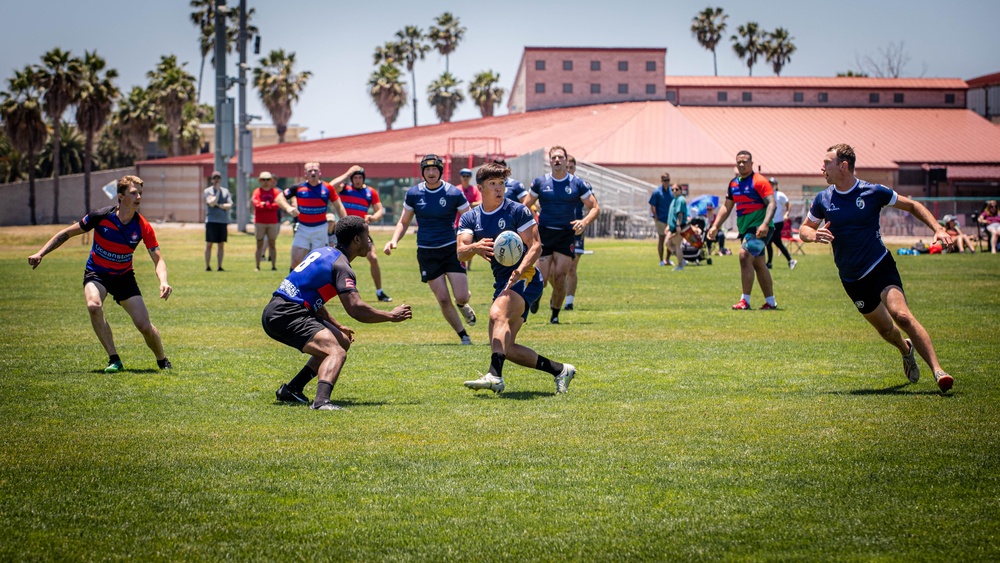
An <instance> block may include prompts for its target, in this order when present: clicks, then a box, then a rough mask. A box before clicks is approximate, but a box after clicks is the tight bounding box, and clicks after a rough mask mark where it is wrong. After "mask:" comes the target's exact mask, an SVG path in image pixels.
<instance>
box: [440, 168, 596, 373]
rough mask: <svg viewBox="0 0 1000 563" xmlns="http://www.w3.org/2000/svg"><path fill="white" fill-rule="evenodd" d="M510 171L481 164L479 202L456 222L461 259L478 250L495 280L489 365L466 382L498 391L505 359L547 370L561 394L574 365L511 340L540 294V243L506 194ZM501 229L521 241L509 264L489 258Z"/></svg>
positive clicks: (527, 215)
mask: <svg viewBox="0 0 1000 563" xmlns="http://www.w3.org/2000/svg"><path fill="white" fill-rule="evenodd" d="M508 176H510V169H509V168H507V167H506V166H503V165H501V164H496V163H492V162H491V163H488V164H485V165H483V166H482V167H481V168H480V169H479V170H478V171H477V172H476V183H477V184H479V190H480V192H481V194H482V200H483V204H482V205H481V206H479V207H476V208H475V209H472V210H471V211H467V212H465V213H464V214H462V218H461V220H460V222H459V227H458V239H457V243H458V244H457V248H456V250H457V252H458V258H459V260H463V261H468V260H471V259H472V258H473V257H474V256H475V255H476V254H478V255H480V256H482V257H483V258H486V259H488V260H489V261H490V266H491V268H492V270H493V279H494V284H493V289H494V291H493V305H492V306H491V307H490V329H489V337H490V348H491V352H492V354H491V356H490V369H489V372H488V373H487V374H486V375H484V376H482V377H480V378H479V379H476V380H473V381H466V382H465V386H466V387H468V388H470V389H489V390H491V391H493V392H494V393H500V392H501V391H503V390H504V381H503V364H504V362H505V361H506V360H507V359H510V360H511V361H512V362H514V363H516V364H518V365H522V366H525V367H529V368H534V369H537V370H540V371H544V372H546V373H549V374H551V375H552V376H553V377H554V378H555V383H556V392H557V393H565V392H566V390H567V389H568V388H569V383H570V381H572V379H573V377H574V376H575V375H576V368H575V367H573V366H572V365H570V364H563V363H559V362H554V361H551V360H549V359H548V358H545V357H544V356H540V355H538V354H537V353H536V352H535V351H534V350H532V349H531V348H528V347H527V346H523V345H521V344H517V343H516V342H515V341H516V339H517V333H518V330H520V328H521V325H523V324H524V321H526V320H527V319H528V307H529V306H530V305H531V303H532V302H533V301H536V300H538V299H539V298H541V296H542V285H543V284H542V278H541V273H540V272H539V271H538V268H536V267H535V260H536V259H537V258H538V256H539V255H540V254H541V253H542V245H541V241H540V240H539V238H538V226H537V225H536V224H535V217H534V216H533V215H532V214H531V210H529V209H528V208H527V207H525V206H524V205H522V204H520V203H517V202H513V201H510V200H508V199H506V197H505V195H504V192H505V191H506V188H505V186H504V180H505V179H506V178H507V177H508ZM504 231H511V232H514V233H517V234H518V236H520V237H521V242H523V243H524V248H525V252H524V255H523V256H521V259H520V260H519V261H518V262H517V264H514V265H513V266H504V265H503V264H500V263H499V262H497V261H496V259H495V258H494V257H493V241H494V239H495V238H496V237H498V236H499V235H500V233H502V232H504Z"/></svg>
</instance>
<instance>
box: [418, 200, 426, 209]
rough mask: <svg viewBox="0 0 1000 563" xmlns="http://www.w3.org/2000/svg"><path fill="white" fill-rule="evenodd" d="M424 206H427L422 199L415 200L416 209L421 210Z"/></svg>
mask: <svg viewBox="0 0 1000 563" xmlns="http://www.w3.org/2000/svg"><path fill="white" fill-rule="evenodd" d="M425 205H427V204H426V203H424V198H420V199H418V200H417V207H421V208H422V207H424V206H425Z"/></svg>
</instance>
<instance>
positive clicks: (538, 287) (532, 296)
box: [493, 268, 545, 321]
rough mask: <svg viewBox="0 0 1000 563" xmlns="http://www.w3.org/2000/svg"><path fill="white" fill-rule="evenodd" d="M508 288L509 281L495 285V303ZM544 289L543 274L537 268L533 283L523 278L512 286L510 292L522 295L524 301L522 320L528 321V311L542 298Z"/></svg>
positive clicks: (532, 279)
mask: <svg viewBox="0 0 1000 563" xmlns="http://www.w3.org/2000/svg"><path fill="white" fill-rule="evenodd" d="M506 286H507V280H503V282H496V283H494V284H493V300H494V301H496V299H497V297H500V293H501V292H502V291H503V288H504V287H506ZM544 288H545V284H544V283H542V274H541V273H539V271H538V269H537V268H535V275H534V276H532V278H531V281H528V280H525V279H524V278H522V279H519V280H517V283H515V284H514V285H512V286H511V288H510V290H511V291H513V292H514V293H516V294H518V295H520V296H521V299H524V311H522V312H521V318H522V319H524V320H525V321H527V320H528V309H530V308H531V304H532V303H534V302H535V301H538V300H539V299H541V298H542V290H543V289H544Z"/></svg>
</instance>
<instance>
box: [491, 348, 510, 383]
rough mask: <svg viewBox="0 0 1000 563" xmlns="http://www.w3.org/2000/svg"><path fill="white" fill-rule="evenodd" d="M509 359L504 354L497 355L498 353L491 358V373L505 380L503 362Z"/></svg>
mask: <svg viewBox="0 0 1000 563" xmlns="http://www.w3.org/2000/svg"><path fill="white" fill-rule="evenodd" d="M506 359H507V356H505V355H503V354H497V353H496V352H494V353H493V355H492V356H490V373H492V374H493V375H495V376H497V377H499V378H500V379H503V362H504V360H506Z"/></svg>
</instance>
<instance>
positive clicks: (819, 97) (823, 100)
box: [816, 92, 830, 104]
mask: <svg viewBox="0 0 1000 563" xmlns="http://www.w3.org/2000/svg"><path fill="white" fill-rule="evenodd" d="M816 99H817V100H818V101H819V103H821V104H825V103H827V102H829V101H830V94H827V93H826V92H820V93H819V95H817V96H816Z"/></svg>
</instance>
